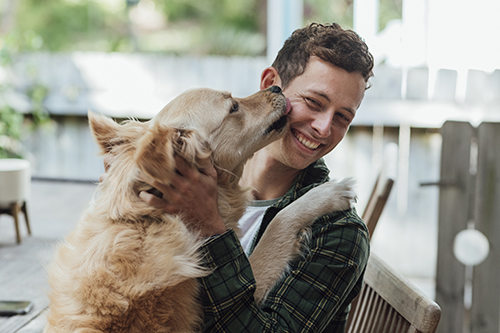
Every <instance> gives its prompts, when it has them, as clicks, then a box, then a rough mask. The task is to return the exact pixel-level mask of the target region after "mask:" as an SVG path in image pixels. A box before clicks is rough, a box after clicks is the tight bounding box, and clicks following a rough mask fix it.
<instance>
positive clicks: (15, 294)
mask: <svg viewBox="0 0 500 333" xmlns="http://www.w3.org/2000/svg"><path fill="white" fill-rule="evenodd" d="M52 242H53V241H52V240H44V239H40V238H35V237H28V238H25V239H24V240H23V243H22V245H21V246H2V247H0V262H1V269H0V286H1V288H0V299H1V300H29V301H32V302H33V303H34V308H33V309H32V310H31V311H30V312H29V313H28V314H26V315H20V316H12V317H0V332H2V333H10V332H17V331H18V330H19V329H21V328H22V327H24V326H25V325H26V324H27V323H29V322H31V321H32V320H34V319H35V318H37V317H39V315H40V313H42V312H43V311H44V310H45V309H46V308H47V306H48V304H49V300H48V297H47V291H48V284H47V279H46V274H45V269H44V264H45V263H46V262H47V261H48V260H49V258H50V257H51V256H52V253H53V250H54V248H53V244H52ZM37 322H38V323H39V324H38V327H40V326H43V325H44V323H43V322H44V317H41V318H39V319H38V320H37ZM33 325H34V324H33Z"/></svg>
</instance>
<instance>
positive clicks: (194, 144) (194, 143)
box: [174, 129, 211, 165]
mask: <svg viewBox="0 0 500 333" xmlns="http://www.w3.org/2000/svg"><path fill="white" fill-rule="evenodd" d="M174 150H175V153H176V154H179V155H180V156H181V157H182V158H183V159H185V160H186V161H187V162H189V163H190V164H192V165H197V164H198V163H197V162H198V160H199V159H203V158H207V157H208V156H210V153H211V150H210V147H209V145H208V142H207V141H206V140H204V139H203V138H201V137H200V136H199V135H198V134H197V133H196V132H195V131H192V130H188V129H177V133H176V136H175V139H174Z"/></svg>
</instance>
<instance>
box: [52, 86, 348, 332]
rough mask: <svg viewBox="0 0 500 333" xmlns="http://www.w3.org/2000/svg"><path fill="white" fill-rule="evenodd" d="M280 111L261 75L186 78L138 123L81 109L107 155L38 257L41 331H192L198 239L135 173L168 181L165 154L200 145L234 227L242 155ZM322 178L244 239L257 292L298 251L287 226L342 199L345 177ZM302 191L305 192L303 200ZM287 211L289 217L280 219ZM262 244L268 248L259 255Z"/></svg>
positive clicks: (283, 107)
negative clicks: (220, 80) (62, 229)
mask: <svg viewBox="0 0 500 333" xmlns="http://www.w3.org/2000/svg"><path fill="white" fill-rule="evenodd" d="M287 111H289V106H288V105H287V101H286V99H285V97H284V96H283V95H282V94H281V90H280V89H279V88H278V87H271V88H269V89H267V90H264V91H261V92H258V93H256V94H254V95H252V96H249V97H247V98H233V97H232V96H231V95H230V94H229V93H225V92H219V91H214V90H210V89H197V90H191V91H188V92H186V93H184V94H182V95H180V96H179V97H177V98H176V99H175V100H173V101H172V102H171V103H169V104H168V105H167V106H166V107H165V108H164V109H163V110H162V111H160V113H159V114H158V115H157V116H156V117H155V118H154V119H152V120H151V121H149V122H144V123H141V122H137V121H128V122H126V123H124V124H122V125H119V124H117V123H115V122H113V121H112V120H111V119H109V118H106V117H103V116H97V115H94V114H92V113H89V121H90V126H91V129H92V133H93V135H94V137H95V139H96V141H97V142H98V144H99V146H100V148H101V153H103V154H112V155H113V156H114V160H113V163H112V165H111V167H110V170H109V171H108V177H107V178H106V180H105V181H103V182H102V183H101V184H99V186H98V189H97V192H96V194H95V196H94V198H93V200H92V201H91V203H90V205H89V207H88V208H87V209H86V211H85V212H84V214H83V216H82V217H81V219H80V221H79V223H78V226H77V228H76V230H75V231H74V232H73V233H72V234H71V235H69V236H68V237H67V239H66V240H65V242H64V243H63V244H62V245H60V246H59V248H58V250H57V253H56V255H55V258H54V260H53V263H52V264H51V266H50V267H49V282H50V287H51V293H50V302H51V303H50V311H49V315H48V324H47V326H46V328H45V332H192V331H196V329H197V328H198V327H199V326H198V325H199V324H200V319H201V305H199V304H198V303H197V294H198V284H197V281H196V278H198V277H202V276H205V275H207V274H209V273H210V272H207V271H206V270H204V269H203V268H202V266H201V265H200V261H201V259H200V254H199V253H198V249H199V247H200V245H201V242H200V241H199V240H198V238H197V235H196V234H195V233H194V232H192V231H190V230H188V229H187V228H186V226H185V225H184V224H183V223H182V221H181V218H180V217H179V216H173V215H170V214H167V213H165V212H163V211H161V210H159V209H156V208H154V207H151V206H149V205H147V204H146V203H145V202H143V201H142V200H141V199H140V198H139V197H138V193H139V192H140V191H141V190H154V189H152V188H151V187H150V186H149V185H147V184H145V183H144V182H143V181H142V179H141V175H143V174H147V175H148V176H149V177H151V178H153V179H155V180H157V181H159V182H162V183H165V184H168V183H169V179H170V177H171V176H172V174H173V173H174V172H175V162H174V154H179V155H180V156H182V157H183V158H184V159H186V160H187V161H188V162H190V163H192V164H193V165H196V164H197V161H198V160H199V159H200V158H206V157H210V158H211V159H212V161H213V163H214V166H215V167H216V169H217V171H218V187H219V197H218V198H219V199H218V200H219V201H218V204H219V210H220V213H221V215H222V218H223V219H224V221H225V223H226V226H227V227H228V228H233V229H237V222H238V219H239V218H240V217H241V215H242V214H243V212H244V210H245V207H246V204H247V200H248V197H247V194H246V193H247V192H246V191H244V190H242V189H241V188H240V187H239V186H238V180H239V177H240V176H241V173H242V170H243V166H244V164H245V162H246V161H247V160H248V158H249V157H251V156H252V154H253V153H255V152H256V151H257V150H258V149H260V148H262V147H264V146H265V145H266V144H269V143H270V142H272V141H273V140H276V139H278V138H279V137H280V135H281V134H282V133H283V132H284V130H285V128H286V116H285V114H286V113H287ZM327 185H328V186H320V187H318V189H320V188H323V189H321V190H317V191H314V190H313V191H310V192H309V193H308V194H306V196H309V197H307V198H305V199H304V200H302V201H301V199H299V200H298V201H297V203H298V204H297V205H295V206H294V205H291V206H289V207H288V208H286V209H284V210H283V211H282V212H281V213H280V214H278V216H277V217H276V219H275V220H276V223H275V221H274V220H273V222H272V223H271V225H270V227H269V230H270V231H269V232H267V231H266V233H265V235H264V238H263V239H262V241H261V242H260V243H259V245H258V246H257V248H256V249H255V254H253V255H252V256H251V264H252V267H253V269H254V271H255V278H256V281H257V293H256V299H257V301H259V302H260V301H262V299H264V297H265V295H266V294H267V292H268V291H269V289H270V288H271V287H272V285H274V284H275V282H276V280H277V279H278V278H279V277H280V275H281V274H282V272H283V269H284V268H285V267H286V265H287V262H288V261H289V260H290V259H291V258H293V256H294V255H296V253H297V252H298V247H297V234H298V233H299V232H300V231H301V230H302V229H304V227H306V226H307V225H308V224H310V223H311V222H312V220H314V218H315V217H317V216H319V215H322V214H324V213H327V212H330V211H333V210H338V209H347V208H349V207H350V204H351V202H352V200H353V199H354V193H353V192H352V189H351V185H352V184H351V182H350V181H346V182H341V183H334V182H331V183H328V184H327ZM315 190H316V189H315ZM311 193H312V194H311ZM332 193H333V196H332ZM325 197H328V199H326V198H325ZM332 198H333V199H334V200H332ZM306 200H312V202H315V204H314V207H313V206H311V205H310V204H306ZM301 205H302V206H301ZM292 206H293V207H292ZM294 207H295V208H294ZM304 210H305V211H307V213H306V214H304V212H305V211H304ZM298 212H300V214H297V213H298ZM296 215H300V216H301V218H300V219H297V218H295V219H294V222H289V221H287V220H289V219H290V218H293V217H295V216H296ZM285 223H286V227H284V224H285ZM270 233H274V235H269V234H270ZM276 237H277V239H276ZM269 250H271V251H272V252H271V253H273V259H271V260H270V259H269V258H266V255H267V253H269ZM277 253H278V254H279V255H277ZM278 265H280V267H278Z"/></svg>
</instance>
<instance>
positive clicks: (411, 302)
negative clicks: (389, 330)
mask: <svg viewBox="0 0 500 333" xmlns="http://www.w3.org/2000/svg"><path fill="white" fill-rule="evenodd" d="M365 283H366V284H367V285H369V286H370V287H372V288H373V290H374V291H375V292H376V293H377V294H378V295H380V297H382V298H383V299H384V300H386V301H387V303H389V304H390V305H391V306H392V307H393V308H394V312H396V311H397V312H396V313H397V315H401V316H403V317H404V318H405V319H406V320H407V321H408V322H409V323H410V324H411V325H412V326H414V327H415V328H416V329H417V330H418V331H420V332H435V330H436V326H437V324H438V322H439V318H440V314H441V310H440V308H439V306H438V305H437V304H436V303H435V302H434V301H432V300H431V299H430V298H429V297H427V296H426V295H425V294H424V293H423V292H422V291H421V290H420V289H418V288H417V287H415V286H414V285H413V284H412V283H411V282H410V281H408V279H406V278H405V277H403V276H402V275H401V274H398V273H396V272H395V271H393V270H392V269H390V268H389V267H388V266H387V265H386V264H385V263H384V262H383V261H382V260H380V259H379V258H378V257H377V256H376V255H374V254H373V253H372V254H371V255H370V260H369V261H368V267H367V269H366V273H365ZM396 320H397V316H394V317H393V318H392V319H391V321H392V325H396V323H397V322H396Z"/></svg>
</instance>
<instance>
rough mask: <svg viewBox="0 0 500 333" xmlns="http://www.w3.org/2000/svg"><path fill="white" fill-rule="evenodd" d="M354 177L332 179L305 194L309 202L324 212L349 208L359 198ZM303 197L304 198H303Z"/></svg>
mask: <svg viewBox="0 0 500 333" xmlns="http://www.w3.org/2000/svg"><path fill="white" fill-rule="evenodd" d="M355 184H356V181H355V180H354V178H344V179H342V180H341V181H336V180H331V181H329V182H327V183H324V184H322V185H320V186H318V187H315V188H314V189H312V190H310V191H309V192H307V193H306V194H305V195H304V199H306V200H307V201H308V202H309V204H311V205H314V206H316V207H318V208H320V209H321V211H322V212H324V213H325V214H326V213H329V212H333V211H340V210H347V209H349V208H351V207H352V206H353V205H354V203H355V202H356V200H357V196H356V192H355V191H354V186H355ZM301 199H302V198H301Z"/></svg>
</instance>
